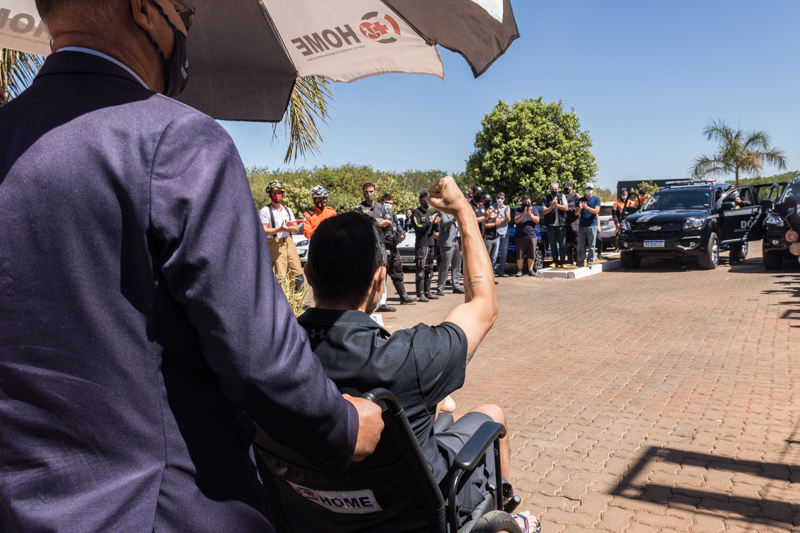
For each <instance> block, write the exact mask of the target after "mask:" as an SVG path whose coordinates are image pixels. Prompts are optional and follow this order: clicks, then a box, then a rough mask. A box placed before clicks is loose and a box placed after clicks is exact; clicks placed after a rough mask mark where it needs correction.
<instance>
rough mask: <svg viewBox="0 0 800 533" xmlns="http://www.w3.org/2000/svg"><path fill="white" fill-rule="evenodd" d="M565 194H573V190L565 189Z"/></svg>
mask: <svg viewBox="0 0 800 533" xmlns="http://www.w3.org/2000/svg"><path fill="white" fill-rule="evenodd" d="M564 192H565V193H567V194H569V193H571V192H572V189H570V188H569V187H567V188H566V189H564Z"/></svg>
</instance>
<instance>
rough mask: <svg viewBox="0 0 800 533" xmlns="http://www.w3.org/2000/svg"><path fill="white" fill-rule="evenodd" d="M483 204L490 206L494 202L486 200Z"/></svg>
mask: <svg viewBox="0 0 800 533" xmlns="http://www.w3.org/2000/svg"><path fill="white" fill-rule="evenodd" d="M483 205H484V206H485V207H489V206H490V205H492V202H491V201H490V200H486V201H485V202H483Z"/></svg>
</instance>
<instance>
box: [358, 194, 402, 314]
mask: <svg viewBox="0 0 800 533" xmlns="http://www.w3.org/2000/svg"><path fill="white" fill-rule="evenodd" d="M361 193H362V194H363V195H364V201H363V202H361V203H360V204H358V205H357V206H356V208H355V210H354V211H355V212H356V213H361V214H362V215H366V216H368V217H371V218H372V219H374V222H375V223H376V224H377V225H378V228H380V231H381V235H383V238H384V242H385V241H386V234H387V233H390V232H391V229H390V226H391V224H392V221H391V220H390V218H389V217H388V216H387V214H386V209H385V208H384V207H383V204H382V203H380V202H376V201H375V184H374V183H365V184H364V185H362V186H361ZM375 311H376V312H379V313H394V312H395V311H397V308H395V307H391V306H390V305H387V304H385V303H383V304H381V305H380V306H379V307H378V308H377V309H376V310H375Z"/></svg>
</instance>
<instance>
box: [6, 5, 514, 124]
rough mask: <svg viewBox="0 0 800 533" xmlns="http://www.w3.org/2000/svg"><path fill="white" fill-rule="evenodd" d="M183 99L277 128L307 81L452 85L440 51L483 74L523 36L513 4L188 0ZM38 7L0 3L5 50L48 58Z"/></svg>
mask: <svg viewBox="0 0 800 533" xmlns="http://www.w3.org/2000/svg"><path fill="white" fill-rule="evenodd" d="M188 1H189V3H190V4H191V5H192V6H194V7H195V8H196V9H197V11H196V13H195V16H194V19H193V21H192V29H191V31H190V32H189V39H188V55H189V62H190V68H191V70H190V81H189V85H188V88H187V89H186V91H185V92H184V93H183V94H181V96H180V98H179V100H181V101H183V102H185V103H187V104H189V105H191V106H192V107H195V108H196V109H199V110H200V111H203V112H204V113H207V114H208V115H211V116H212V117H214V118H217V119H222V120H251V121H265V122H278V121H280V120H281V118H282V117H283V113H284V111H285V110H286V107H287V105H288V102H289V97H290V95H291V92H292V88H293V86H294V81H295V79H296V78H297V77H298V76H311V75H317V76H324V77H326V78H329V79H331V80H334V81H343V82H350V81H353V80H357V79H359V78H363V77H366V76H373V75H375V74H385V73H389V72H405V73H411V74H431V75H434V76H438V77H440V78H443V77H444V67H443V66H442V61H441V58H440V57H439V52H438V50H437V48H436V46H435V45H437V44H439V45H441V46H444V47H445V48H447V49H449V50H452V51H454V52H458V53H460V54H461V55H462V56H463V57H464V58H465V59H466V60H467V62H468V63H469V65H470V67H471V68H472V72H473V74H474V75H475V77H477V76H480V75H481V74H482V73H483V72H484V71H485V70H486V69H487V68H488V67H489V66H490V65H491V64H492V63H493V62H494V61H495V60H496V59H497V58H498V57H499V56H500V55H502V54H503V52H505V50H506V49H507V48H508V46H509V45H510V44H511V42H512V41H513V40H514V39H516V38H517V37H519V34H518V33H517V25H516V22H515V20H514V14H513V12H512V10H511V0H435V1H431V0H292V1H287V0H188ZM49 43H50V36H49V34H48V33H47V29H46V28H45V27H44V25H43V24H42V23H41V19H40V17H39V15H38V12H37V11H36V4H35V1H34V0H0V47H4V48H12V49H16V50H21V51H24V52H32V53H37V54H43V55H47V54H49V53H50V46H49Z"/></svg>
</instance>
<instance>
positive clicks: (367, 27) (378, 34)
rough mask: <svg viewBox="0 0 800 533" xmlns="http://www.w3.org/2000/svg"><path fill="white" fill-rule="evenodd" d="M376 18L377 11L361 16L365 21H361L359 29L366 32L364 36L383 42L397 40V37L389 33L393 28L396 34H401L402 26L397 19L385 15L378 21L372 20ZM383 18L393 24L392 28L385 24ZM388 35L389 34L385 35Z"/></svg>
mask: <svg viewBox="0 0 800 533" xmlns="http://www.w3.org/2000/svg"><path fill="white" fill-rule="evenodd" d="M375 18H378V12H377V11H371V12H369V13H367V14H366V15H364V16H363V17H361V20H362V21H364V22H362V23H361V25H360V26H359V29H360V30H361V33H363V34H364V37H367V38H368V39H372V40H373V41H374V40H377V41H378V42H379V43H383V44H388V43H393V42H395V41H396V40H397V39H395V38H394V37H392V36H391V35H388V34H389V31H390V30H391V31H394V34H395V35H400V26H399V25H398V24H397V21H396V20H394V19H393V18H392V17H390V16H389V15H384V16H383V19H379V18H378V20H377V21H376V22H370V19H375ZM381 20H385V21H386V22H388V23H389V24H390V25H391V28H390V27H389V26H387V25H386V24H383V23H382V22H381ZM386 35H388V36H387V37H385V36H386Z"/></svg>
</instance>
